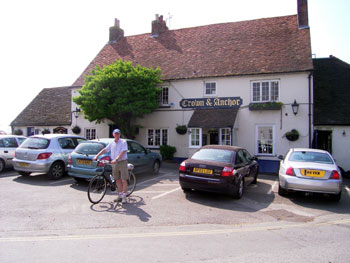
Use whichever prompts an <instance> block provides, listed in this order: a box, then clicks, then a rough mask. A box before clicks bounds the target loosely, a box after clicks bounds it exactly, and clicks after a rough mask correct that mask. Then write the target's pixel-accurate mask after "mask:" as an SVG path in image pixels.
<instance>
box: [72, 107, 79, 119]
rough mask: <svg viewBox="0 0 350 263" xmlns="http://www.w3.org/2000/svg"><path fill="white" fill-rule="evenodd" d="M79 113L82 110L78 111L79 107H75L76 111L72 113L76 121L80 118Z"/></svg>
mask: <svg viewBox="0 0 350 263" xmlns="http://www.w3.org/2000/svg"><path fill="white" fill-rule="evenodd" d="M79 112H80V109H78V108H77V107H75V110H74V111H72V113H73V115H74V117H75V118H76V119H77V118H78V117H79Z"/></svg>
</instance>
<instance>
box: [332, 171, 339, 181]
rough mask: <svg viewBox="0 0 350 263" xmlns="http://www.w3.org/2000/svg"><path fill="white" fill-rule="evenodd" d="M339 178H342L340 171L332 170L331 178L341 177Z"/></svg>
mask: <svg viewBox="0 0 350 263" xmlns="http://www.w3.org/2000/svg"><path fill="white" fill-rule="evenodd" d="M339 178H340V176H339V173H338V171H336V170H334V171H333V172H332V175H331V179H339Z"/></svg>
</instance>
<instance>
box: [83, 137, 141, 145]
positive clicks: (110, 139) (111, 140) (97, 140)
mask: <svg viewBox="0 0 350 263" xmlns="http://www.w3.org/2000/svg"><path fill="white" fill-rule="evenodd" d="M122 139H123V138H122ZM114 140H115V139H114V138H98V139H94V140H90V141H91V142H103V143H107V144H108V143H110V142H113V141H114ZM123 140H126V141H129V142H133V141H134V140H130V139H123Z"/></svg>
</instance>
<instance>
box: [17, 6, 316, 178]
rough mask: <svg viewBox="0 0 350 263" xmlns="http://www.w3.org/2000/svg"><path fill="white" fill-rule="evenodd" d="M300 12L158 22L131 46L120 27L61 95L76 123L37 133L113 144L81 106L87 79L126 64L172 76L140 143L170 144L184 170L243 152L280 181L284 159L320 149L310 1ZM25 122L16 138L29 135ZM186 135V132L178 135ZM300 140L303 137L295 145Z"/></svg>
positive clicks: (106, 128)
mask: <svg viewBox="0 0 350 263" xmlns="http://www.w3.org/2000/svg"><path fill="white" fill-rule="evenodd" d="M296 11H297V14H296V15H288V16H281V17H272V18H262V19H256V20H250V21H242V22H228V23H220V24H212V25H206V26H198V27H192V28H183V29H176V30H169V29H168V27H167V25H166V22H165V21H164V20H163V16H159V15H156V18H155V20H154V21H152V23H151V29H152V30H151V33H146V34H141V35H134V36H124V31H123V29H121V27H120V22H119V20H118V19H116V20H115V25H114V26H112V27H111V28H110V30H109V32H110V34H109V41H108V43H106V45H105V46H104V47H103V48H102V50H101V51H100V52H99V53H98V54H97V56H96V57H95V58H94V59H93V60H92V62H91V63H90V64H89V65H88V66H87V68H86V69H85V70H84V71H83V72H82V74H81V75H80V76H79V77H78V79H77V80H76V81H75V82H74V83H73V85H72V86H70V87H61V88H56V89H61V92H66V93H67V94H68V93H69V96H70V101H69V103H70V108H69V110H70V111H71V112H75V113H76V114H75V115H73V114H71V116H70V118H67V119H66V120H65V121H61V122H60V123H56V124H49V125H45V124H43V122H40V125H39V124H35V123H34V124H33V127H32V129H33V130H32V132H35V131H36V130H37V131H40V129H43V128H49V129H50V128H51V129H53V128H55V125H60V126H62V127H64V128H66V129H67V130H68V133H72V132H71V131H72V128H73V127H74V126H79V127H80V128H81V132H80V135H82V136H85V137H87V138H88V139H94V138H104V137H111V131H112V130H113V128H114V126H113V125H112V124H111V123H109V122H108V121H107V120H106V122H104V123H100V124H95V123H94V122H93V123H90V122H89V121H88V120H87V119H85V118H84V114H83V112H79V111H78V109H79V105H76V104H75V103H74V102H73V101H72V99H71V97H74V96H78V95H79V93H78V90H79V89H80V88H81V87H82V86H83V85H84V76H85V75H88V74H89V73H90V71H91V70H92V69H94V68H95V67H96V66H97V65H99V66H101V67H103V66H104V65H108V64H111V63H113V62H114V61H115V60H116V59H122V60H125V61H132V62H133V65H135V66H136V65H138V64H139V65H141V66H144V67H154V68H156V67H160V69H161V71H162V83H161V84H160V88H161V96H160V105H159V108H158V109H157V110H155V111H154V112H153V113H151V114H148V115H146V116H144V117H143V118H142V119H137V120H136V122H137V123H136V124H138V125H140V127H141V128H140V129H139V131H138V134H137V136H136V138H135V140H137V141H139V142H140V143H142V144H143V145H145V146H146V147H148V148H151V149H152V150H155V151H157V150H159V147H160V146H161V145H164V144H166V145H171V146H175V147H176V153H175V156H174V157H175V160H177V161H179V162H180V161H181V160H183V159H186V158H188V157H190V156H191V155H192V154H193V153H194V152H195V151H196V150H197V149H198V148H199V147H201V146H203V145H207V144H220V145H238V146H242V147H244V148H246V149H247V150H248V151H249V152H250V153H251V154H252V155H257V156H258V158H259V163H260V171H261V172H276V171H277V169H278V163H279V160H278V158H277V157H278V156H279V155H284V154H285V153H286V152H287V151H288V150H289V149H290V148H291V147H311V144H312V134H313V127H312V125H313V111H312V99H313V88H312V70H313V64H312V55H311V43H310V28H309V25H308V12H307V0H298V1H297V5H296ZM49 90H54V89H45V92H50V91H49ZM38 96H40V94H39V95H38ZM51 103H52V101H51ZM56 103H59V102H58V100H57V102H56ZM41 104H42V100H41ZM32 106H33V105H32ZM33 107H34V106H33ZM42 107H43V106H42ZM51 109H52V106H51ZM23 114H24V115H25V113H24V112H23ZM57 114H59V113H57ZM24 115H23V116H24ZM19 117H20V116H19ZM57 118H58V117H57ZM20 119H21V118H18V119H16V120H15V121H14V122H13V123H12V126H13V128H22V129H24V130H26V129H28V123H27V124H26V125H22V124H23V122H22V123H21V121H20ZM21 125H22V126H21ZM178 126H182V127H183V128H185V129H184V131H185V132H178V131H177V129H176V128H177V127H178ZM186 128H187V129H186ZM292 130H293V131H294V132H295V131H297V136H294V137H290V136H287V135H288V134H289V133H290V132H291V131H292Z"/></svg>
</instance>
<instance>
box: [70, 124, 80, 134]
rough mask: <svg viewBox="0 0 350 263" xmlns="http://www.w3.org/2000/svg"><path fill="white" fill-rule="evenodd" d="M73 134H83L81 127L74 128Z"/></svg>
mask: <svg viewBox="0 0 350 263" xmlns="http://www.w3.org/2000/svg"><path fill="white" fill-rule="evenodd" d="M72 132H73V133H75V134H79V133H80V132H81V129H80V127H79V126H74V127H73V128H72Z"/></svg>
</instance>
